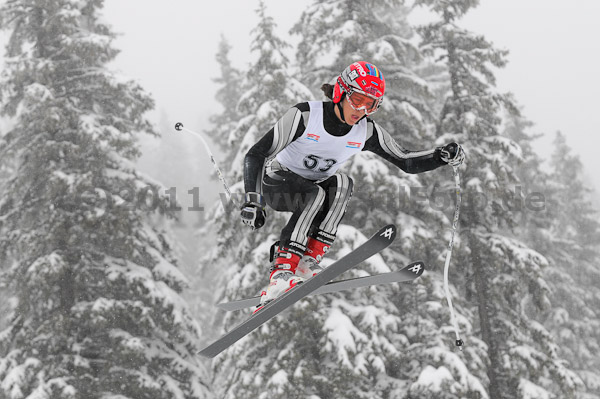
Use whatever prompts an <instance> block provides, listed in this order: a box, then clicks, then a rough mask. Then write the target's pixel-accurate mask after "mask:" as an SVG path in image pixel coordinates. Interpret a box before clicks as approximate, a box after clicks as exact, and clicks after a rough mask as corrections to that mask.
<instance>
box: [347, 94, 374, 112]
mask: <svg viewBox="0 0 600 399" xmlns="http://www.w3.org/2000/svg"><path fill="white" fill-rule="evenodd" d="M346 97H348V103H349V104H350V106H351V107H352V108H353V109H354V110H356V111H362V110H364V111H365V112H366V113H367V115H370V114H372V113H374V112H375V111H377V109H378V108H379V104H381V98H375V97H372V96H370V95H368V94H365V93H360V92H358V91H356V90H352V91H350V92H348V93H346Z"/></svg>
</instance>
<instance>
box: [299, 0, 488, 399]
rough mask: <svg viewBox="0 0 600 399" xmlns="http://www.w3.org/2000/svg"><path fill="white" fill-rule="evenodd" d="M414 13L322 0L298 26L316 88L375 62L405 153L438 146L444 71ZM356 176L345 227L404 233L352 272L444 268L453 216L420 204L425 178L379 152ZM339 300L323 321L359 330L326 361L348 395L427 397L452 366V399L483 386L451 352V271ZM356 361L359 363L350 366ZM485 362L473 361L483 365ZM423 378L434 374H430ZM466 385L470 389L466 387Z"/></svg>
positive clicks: (359, 165) (329, 305) (355, 165)
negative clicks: (430, 384) (445, 231)
mask: <svg viewBox="0 0 600 399" xmlns="http://www.w3.org/2000/svg"><path fill="white" fill-rule="evenodd" d="M407 15H408V9H407V8H406V7H404V6H403V5H402V2H399V1H385V2H375V1H373V2H367V4H363V3H356V2H352V1H341V0H335V1H327V2H323V1H319V2H315V3H314V4H313V5H312V6H311V7H309V9H308V10H307V11H306V12H305V13H304V14H303V15H302V17H301V20H300V22H298V23H297V24H296V26H295V28H294V30H293V31H294V32H295V33H299V34H301V35H302V40H301V42H300V45H299V50H298V59H299V61H300V64H301V65H302V66H303V75H302V76H303V78H306V79H307V80H308V81H311V82H314V84H313V86H316V87H318V85H320V83H323V82H327V81H330V80H331V79H332V78H334V77H335V76H336V75H337V74H339V73H340V71H341V70H342V69H343V68H345V67H346V66H347V65H348V64H349V63H351V62H353V61H356V60H359V59H361V60H368V61H371V62H373V63H375V64H376V65H377V66H378V67H379V68H380V69H381V70H382V72H383V74H384V76H385V78H386V82H387V85H386V95H385V100H384V103H383V106H382V109H381V110H380V111H379V112H378V113H377V114H375V115H374V116H373V119H374V120H375V121H376V122H377V123H379V124H381V125H382V126H383V127H384V128H386V130H388V131H389V132H390V133H391V134H392V135H393V136H394V138H395V139H396V141H397V142H398V143H400V145H402V146H403V147H406V148H409V149H425V148H432V147H433V146H434V133H435V128H434V124H433V115H434V112H433V111H432V108H431V105H435V101H434V99H433V94H432V93H433V91H432V88H433V90H437V85H438V83H437V82H438V80H439V75H440V73H441V72H442V71H443V68H442V67H440V66H436V65H432V64H428V63H427V62H424V61H423V57H422V55H421V52H420V50H419V49H418V48H417V47H415V46H414V45H413V43H414V40H412V36H413V32H412V29H411V28H410V26H409V25H408V23H407V21H406V19H407ZM346 171H349V172H350V174H351V175H352V177H353V178H354V180H355V192H354V196H353V199H352V201H351V203H350V209H349V211H348V213H347V215H346V217H345V219H344V223H345V226H344V227H345V228H346V229H348V230H351V231H365V233H366V232H367V231H368V230H369V229H373V228H374V227H376V226H378V225H381V224H384V223H389V222H395V223H396V224H397V226H398V227H399V229H400V230H399V232H400V234H399V237H398V238H397V240H396V243H395V244H394V245H393V248H392V249H393V250H391V251H386V252H385V253H384V259H385V261H384V262H381V261H379V262H374V263H372V264H368V265H361V266H360V267H358V268H356V269H355V270H353V271H352V272H351V273H352V274H353V275H355V276H358V275H364V274H373V273H381V272H384V271H387V270H390V269H392V270H394V269H397V268H398V267H399V266H400V265H402V264H404V263H406V262H408V261H410V260H415V259H423V260H425V261H426V263H427V264H428V267H429V268H430V270H433V269H435V268H436V263H439V260H438V256H439V254H440V252H441V251H443V250H444V249H445V248H446V246H447V241H446V240H445V237H444V236H443V235H442V234H436V233H435V231H434V230H433V229H432V227H431V226H440V225H443V222H445V221H446V220H447V219H446V218H445V217H444V215H443V213H441V212H440V211H439V210H435V209H433V208H432V207H431V206H430V204H429V203H428V202H427V201H419V200H418V199H417V198H416V197H417V195H415V194H416V193H417V192H419V193H420V195H422V194H428V189H429V188H428V187H426V183H424V182H425V181H426V179H424V175H418V176H414V175H407V174H405V173H404V172H401V171H399V170H398V169H397V168H396V167H394V166H392V165H389V164H387V163H386V162H385V161H384V160H382V159H380V158H378V157H377V156H375V155H374V154H370V153H362V154H360V155H358V156H357V157H355V158H353V160H352V161H351V162H350V163H349V165H348V167H347V168H346ZM434 173H437V172H432V173H431V174H434ZM406 190H408V191H409V193H407V192H406ZM344 238H345V237H344V236H340V237H339V238H338V242H339V243H340V244H342V248H345V247H348V246H350V245H352V243H351V242H347V243H345V242H344ZM337 245H339V244H338V243H336V246H337ZM336 246H334V248H333V249H334V250H335V249H336ZM334 256H335V255H334ZM339 296H340V297H341V298H343V299H344V301H340V300H339V298H336V299H335V300H334V301H331V300H327V299H326V298H324V299H323V300H322V301H323V304H322V305H321V307H322V308H323V307H325V309H327V311H326V312H325V315H326V316H325V318H324V319H323V320H324V321H323V322H322V323H323V324H324V325H325V326H326V331H327V329H328V328H330V326H331V323H328V321H329V320H331V319H330V318H327V316H329V317H338V318H339V317H341V316H339V315H343V317H345V319H344V321H345V323H344V328H340V329H336V330H335V331H334V332H335V333H339V332H341V331H343V329H347V330H349V331H355V332H356V333H352V334H348V335H346V337H347V338H353V339H351V340H350V339H349V340H348V341H343V340H341V339H339V338H338V335H337V334H335V333H334V332H331V331H329V336H328V341H326V344H325V345H322V346H323V347H324V348H325V349H326V351H328V353H325V354H323V355H322V356H324V357H329V358H331V359H333V363H335V362H336V361H337V362H338V363H339V362H341V364H342V365H343V366H344V367H346V368H347V370H346V373H347V374H349V375H351V376H352V379H351V381H350V382H349V385H348V386H347V387H346V388H344V389H347V392H348V393H349V392H354V394H355V395H356V396H357V397H385V396H386V395H391V396H392V397H405V395H411V397H416V395H419V394H421V395H423V396H422V397H427V395H428V392H426V391H425V390H424V389H423V387H422V384H420V383H422V382H423V380H424V378H425V377H426V376H428V374H427V372H429V371H430V370H434V371H435V372H436V373H438V370H439V375H443V376H444V377H446V376H447V375H448V374H450V373H449V372H448V371H447V370H452V371H453V373H454V375H455V378H456V380H457V381H460V382H454V381H452V383H447V384H446V385H448V386H451V389H448V391H449V392H448V395H455V396H448V397H460V396H461V394H462V395H466V394H467V393H468V392H469V391H472V392H473V391H482V390H483V388H482V384H481V383H479V382H478V381H477V378H475V377H474V376H473V375H472V374H471V373H470V372H469V370H468V368H467V367H466V365H465V364H464V362H463V360H461V359H460V358H458V357H457V356H456V355H454V354H453V353H452V352H451V350H452V344H453V342H454V341H453V339H452V338H451V336H450V334H449V333H448V331H447V326H448V325H449V320H448V312H447V311H446V310H445V309H444V308H442V307H441V306H440V301H441V300H442V298H443V296H444V294H443V289H442V284H441V275H439V274H433V273H428V274H426V275H425V276H423V277H422V278H421V280H420V281H419V282H418V284H416V285H413V286H409V287H406V286H400V287H385V286H380V287H377V288H376V289H371V290H364V291H363V290H361V291H357V292H352V293H345V294H340V295H339ZM359 333H360V334H363V335H359ZM340 336H342V335H340ZM444 338H446V340H444ZM348 342H351V343H352V345H351V346H350V345H348ZM346 358H348V359H350V361H344V359H346ZM365 359H366V360H365ZM476 359H477V356H472V357H471V360H473V361H474V362H475V363H477V360H476ZM327 365H328V364H327V363H323V365H322V366H320V368H319V369H317V370H313V371H312V372H313V374H317V373H316V372H320V373H322V374H323V375H324V377H325V378H327V379H331V380H332V378H331V377H329V374H332V372H331V370H328V368H327ZM422 372H425V374H427V375H423V377H421V374H422ZM417 382H419V384H417ZM463 382H467V383H464V384H462V386H461V383H463ZM413 384H414V386H413V387H412V389H410V392H408V391H409V388H411V385H413Z"/></svg>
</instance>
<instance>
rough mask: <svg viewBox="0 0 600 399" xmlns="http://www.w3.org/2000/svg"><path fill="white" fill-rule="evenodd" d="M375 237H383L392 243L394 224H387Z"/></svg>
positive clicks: (394, 232)
mask: <svg viewBox="0 0 600 399" xmlns="http://www.w3.org/2000/svg"><path fill="white" fill-rule="evenodd" d="M376 235H377V236H379V237H383V238H386V239H388V240H390V241H394V238H396V225H394V224H388V225H387V226H385V227H382V228H381V229H380V230H379V231H378V232H377V233H376Z"/></svg>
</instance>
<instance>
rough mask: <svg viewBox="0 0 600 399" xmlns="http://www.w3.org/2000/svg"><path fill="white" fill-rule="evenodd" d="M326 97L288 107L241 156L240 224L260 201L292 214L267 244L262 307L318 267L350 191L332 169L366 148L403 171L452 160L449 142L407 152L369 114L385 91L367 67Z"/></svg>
mask: <svg viewBox="0 0 600 399" xmlns="http://www.w3.org/2000/svg"><path fill="white" fill-rule="evenodd" d="M321 90H323V92H324V94H325V96H326V97H327V98H329V99H330V100H331V101H325V102H320V101H309V102H304V103H300V104H297V105H295V106H294V107H292V108H290V109H289V110H288V111H287V112H286V114H285V115H283V117H282V118H281V119H280V120H279V121H278V122H277V123H276V124H275V126H273V128H271V130H269V131H268V132H267V134H266V135H265V136H264V137H262V138H261V139H260V140H259V141H258V142H257V143H256V144H255V145H254V146H253V147H252V148H251V149H250V150H249V151H248V153H247V154H246V157H245V159H244V186H245V191H246V193H245V202H244V203H243V204H242V210H241V218H242V221H243V223H245V224H246V225H248V226H250V227H252V228H253V229H258V228H260V227H262V226H263V225H264V223H265V219H266V211H265V208H266V205H269V207H270V208H272V209H273V210H275V211H282V212H292V215H291V217H290V219H289V221H288V222H287V224H286V226H285V227H284V228H283V230H282V231H281V235H280V239H279V244H278V246H275V247H274V248H273V251H275V259H274V262H273V265H272V267H271V271H270V276H269V285H268V288H267V290H266V291H263V292H262V293H261V300H260V305H259V307H257V309H256V310H255V312H256V311H258V310H260V309H261V308H262V307H264V305H265V304H267V303H268V302H270V301H272V300H273V299H275V298H277V297H278V296H280V295H281V294H283V293H284V292H286V291H288V290H289V289H291V288H293V287H294V286H296V285H297V284H299V283H301V282H302V281H304V280H305V279H307V278H309V277H312V276H313V275H315V274H317V273H318V272H319V271H320V270H322V268H321V266H320V265H319V264H320V262H321V260H322V259H323V256H324V255H325V253H326V252H327V251H328V250H329V248H330V247H331V245H332V244H333V242H334V240H335V237H336V232H337V228H338V225H339V224H340V222H341V220H342V218H343V216H344V214H345V212H346V207H347V206H348V201H349V200H350V197H351V195H352V189H353V185H354V183H353V180H352V178H351V177H349V176H348V175H347V174H345V173H342V172H338V169H339V168H340V166H342V165H343V164H344V162H346V161H347V160H348V159H349V158H350V157H351V156H353V155H354V154H357V153H358V152H360V151H371V152H373V153H375V154H377V155H379V156H381V157H382V158H384V159H385V160H387V161H389V162H391V163H392V164H394V165H396V166H397V167H399V168H400V169H402V170H403V171H404V172H406V173H421V172H426V171H430V170H433V169H436V168H438V167H440V166H443V165H447V164H450V165H452V166H458V165H460V164H461V163H462V162H463V160H464V151H463V149H462V147H461V146H460V145H459V144H457V143H450V144H447V145H445V146H443V147H438V148H434V149H431V150H426V151H408V150H406V149H404V148H402V147H401V146H400V145H398V144H397V143H396V142H395V141H394V139H393V138H392V137H391V136H390V134H389V133H388V132H387V131H386V130H384V129H383V128H382V127H381V126H379V125H378V124H377V123H376V122H375V121H373V120H372V119H371V118H369V116H370V115H372V114H373V113H375V112H376V111H377V109H378V108H379V106H380V105H381V102H382V101H383V95H384V92H385V80H384V77H383V75H382V73H381V71H380V70H379V69H378V68H377V67H376V66H375V65H373V64H371V63H368V62H365V61H358V62H355V63H353V64H351V65H350V66H348V67H347V68H346V69H344V71H343V72H342V73H341V74H340V76H338V77H337V81H336V82H335V84H334V85H331V84H324V85H322V87H321Z"/></svg>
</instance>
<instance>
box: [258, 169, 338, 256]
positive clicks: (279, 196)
mask: <svg viewBox="0 0 600 399" xmlns="http://www.w3.org/2000/svg"><path fill="white" fill-rule="evenodd" d="M263 193H264V196H265V200H266V202H267V204H268V205H269V207H271V208H272V209H274V210H276V211H284V212H292V216H291V217H290V219H289V220H288V222H287V224H286V225H285V227H284V228H283V230H282V231H281V237H280V247H284V248H287V249H289V251H290V252H291V253H294V254H296V255H299V256H302V255H303V254H304V252H305V251H306V244H307V242H308V234H309V232H310V229H311V226H313V225H314V220H315V217H317V215H318V214H319V212H320V211H321V209H322V208H323V204H324V201H325V199H326V197H327V195H326V192H325V190H324V189H323V188H322V187H321V186H320V185H318V184H316V183H315V182H313V181H310V180H307V179H304V178H303V177H301V176H299V175H297V174H295V173H293V172H290V171H286V170H276V171H274V172H269V173H267V174H266V176H265V178H264V180H263Z"/></svg>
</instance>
